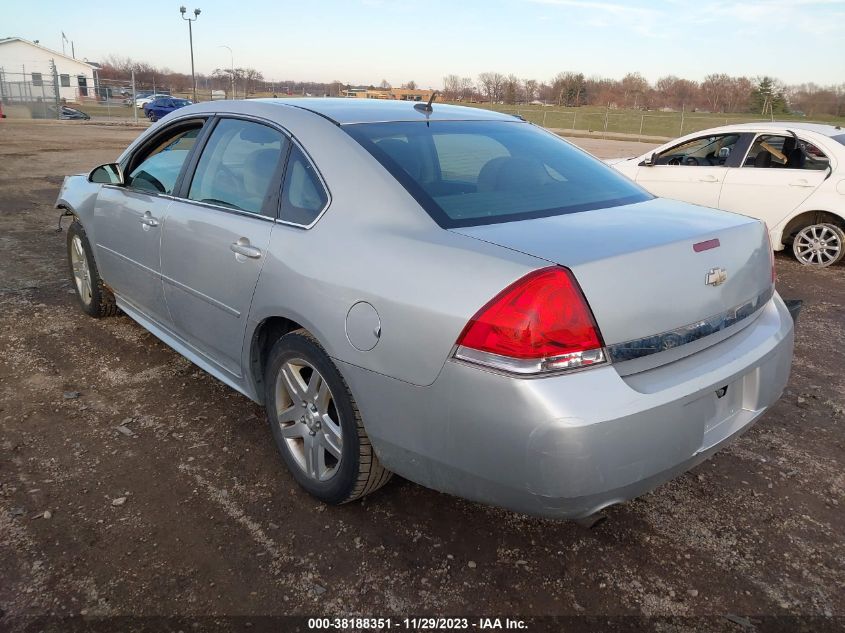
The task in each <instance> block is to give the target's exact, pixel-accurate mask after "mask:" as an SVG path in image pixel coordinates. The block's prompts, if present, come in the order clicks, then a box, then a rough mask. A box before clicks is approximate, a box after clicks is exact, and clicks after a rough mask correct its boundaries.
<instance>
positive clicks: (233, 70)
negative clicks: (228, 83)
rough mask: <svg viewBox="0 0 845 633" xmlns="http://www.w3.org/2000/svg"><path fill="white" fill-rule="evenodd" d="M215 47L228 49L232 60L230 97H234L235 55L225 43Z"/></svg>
mask: <svg viewBox="0 0 845 633" xmlns="http://www.w3.org/2000/svg"><path fill="white" fill-rule="evenodd" d="M217 48H228V49H229V58H230V61H231V62H232V99H234V98H235V96H236V95H235V55H234V54H233V53H232V49H231V48H229V47H228V46H226V45H225V44H221V45H220V46H218V47H217Z"/></svg>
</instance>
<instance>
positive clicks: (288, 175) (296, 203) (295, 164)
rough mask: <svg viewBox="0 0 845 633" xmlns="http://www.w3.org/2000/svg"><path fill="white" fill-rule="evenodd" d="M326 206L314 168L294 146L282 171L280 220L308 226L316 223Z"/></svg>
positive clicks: (324, 195)
mask: <svg viewBox="0 0 845 633" xmlns="http://www.w3.org/2000/svg"><path fill="white" fill-rule="evenodd" d="M328 202H329V196H328V194H327V193H326V190H325V188H324V187H323V183H322V182H321V181H320V178H319V177H318V176H317V174H316V172H315V170H314V166H313V165H312V164H311V162H310V161H309V160H308V159H307V158H306V157H305V154H303V153H302V150H300V149H299V148H298V147H297V146H296V145H294V146H293V148H292V149H291V152H290V158H289V159H288V165H287V170H286V171H285V184H284V187H283V188H282V208H281V212H280V213H279V219H280V220H283V221H285V222H291V223H292V224H301V225H302V226H308V225H309V224H311V223H312V222H314V220H316V219H317V217H318V216H319V215H320V213H322V211H323V209H325V208H326V205H327V204H328Z"/></svg>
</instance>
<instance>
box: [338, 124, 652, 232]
mask: <svg viewBox="0 0 845 633" xmlns="http://www.w3.org/2000/svg"><path fill="white" fill-rule="evenodd" d="M343 129H344V130H345V131H346V132H347V133H348V134H349V135H350V136H352V137H353V138H354V139H355V140H356V141H358V142H359V143H360V144H361V145H362V146H363V147H364V148H365V149H367V151H369V152H370V153H371V154H372V155H373V156H374V157H375V158H376V159H377V160H378V161H379V162H380V163H381V164H382V165H383V166H384V167H385V168H386V169H387V170H388V171H389V172H390V173H391V174H392V175H393V176H394V177H395V178H396V179H397V180H398V181H399V182H400V183H401V184H402V185H403V186H404V187H405V188H406V189H407V190H408V192H409V193H410V194H411V195H413V196H414V198H415V199H416V200H417V201H418V202H419V203H420V205H421V206H422V207H423V208H424V209H425V210H426V211H428V213H429V215H431V217H432V218H433V219H434V220H435V221H436V222H437V223H438V224H439V225H440V226H442V227H444V228H452V227H458V226H474V225H480V224H491V223H495V222H510V221H514V220H524V219H529V218H537V217H545V216H550V215H561V214H564V213H576V212H582V211H588V210H590V209H599V208H606V207H613V206H620V205H625V204H633V203H635V202H642V201H644V200H649V199H651V197H652V196H651V195H649V194H648V193H646V192H645V191H644V190H643V189H641V188H640V187H639V186H637V185H636V184H634V183H632V182H631V181H630V180H628V179H627V178H625V177H624V176H622V175H621V174H619V173H618V172H616V171H614V170H613V169H611V168H610V167H607V166H606V165H604V164H603V163H602V162H600V161H598V160H597V159H595V158H593V157H591V156H589V155H588V154H586V153H584V152H582V151H581V150H579V149H577V148H575V147H573V146H572V145H570V144H569V143H567V142H566V141H564V140H562V139H561V138H559V137H557V136H555V135H554V134H551V133H549V132H546V131H544V130H541V129H539V128H537V127H535V126H533V125H530V124H528V123H524V122H521V121H516V120H515V121H513V122H511V121H428V122H426V121H412V122H392V123H365V124H353V125H346V126H344V128H343Z"/></svg>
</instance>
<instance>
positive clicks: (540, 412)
mask: <svg viewBox="0 0 845 633" xmlns="http://www.w3.org/2000/svg"><path fill="white" fill-rule="evenodd" d="M792 346H793V322H792V318H791V317H790V314H789V312H788V310H787V308H786V306H785V305H784V303H783V301H782V300H781V299H780V297H779V296H778V295H775V297H774V298H773V299H772V300H771V301H769V303H768V304H767V305H766V306H765V307H764V308H763V309H762V310H761V312H760V314H759V316H757V317H756V318H755V319H754V322H753V323H751V324H750V325H749V326H748V327H746V328H744V329H743V330H741V331H740V332H738V333H736V334H734V335H733V336H731V337H729V338H727V339H725V340H723V341H721V342H720V343H718V344H716V345H713V346H711V347H709V348H707V349H705V350H703V351H701V352H698V353H696V354H693V355H691V356H688V357H686V358H684V359H681V360H678V361H675V362H673V363H670V364H667V365H663V366H661V367H658V368H655V369H651V370H648V371H643V372H640V373H637V374H633V375H631V376H625V377H622V376H621V375H620V374H619V372H618V371H617V369H616V368H615V367H613V366H610V365H608V366H603V367H595V368H591V369H588V370H584V371H580V372H574V373H570V374H562V375H557V376H552V377H546V378H539V379H525V378H514V377H511V376H507V375H503V374H500V373H495V372H492V371H487V370H484V369H481V368H479V367H476V366H472V365H468V364H465V363H461V362H458V361H449V362H447V363H446V364H445V366H444V368H443V371H442V372H441V373H440V375H439V376H438V378H437V380H436V381H435V382H434V383H433V384H432V385H430V386H428V387H418V386H413V385H410V384H408V383H405V382H402V381H398V380H394V379H391V378H388V377H386V376H383V375H381V374H376V373H373V372H369V371H366V370H363V369H360V368H357V367H355V366H352V365H348V364H345V363H339V365H340V367H341V371H342V373H343V374H344V376H345V377H346V379H347V381H348V382H349V385H350V387H351V389H352V392H353V393H354V394H355V397H356V399H357V401H358V405H359V407H360V409H361V412H362V414H363V418H364V422H365V425H366V428H367V433H368V435H369V436H370V439H371V440H372V443H373V446H374V448H375V450H376V453H377V454H378V456H379V458H380V459H381V461H382V462H383V464H384V465H385V466H386V467H387V468H389V469H391V470H393V471H394V472H396V473H397V474H399V475H401V476H403V477H406V478H407V479H410V480H412V481H415V482H418V483H420V484H422V485H424V486H428V487H430V488H434V489H436V490H441V491H443V492H449V493H452V494H455V495H459V496H461V497H465V498H468V499H472V500H475V501H481V502H484V503H489V504H493V505H498V506H502V507H506V508H509V509H512V510H516V511H520V512H526V513H530V514H536V515H541V516H548V517H557V518H578V517H583V516H587V515H589V514H592V513H594V512H596V511H598V510H600V509H602V508H604V507H606V506H608V505H611V504H614V503H618V502H621V501H624V500H627V499H631V498H633V497H636V496H638V495H641V494H643V493H645V492H647V491H649V490H651V489H653V488H654V487H655V486H657V485H659V484H660V483H662V482H664V481H667V480H669V479H671V478H673V477H675V476H677V475H679V474H680V473H682V472H684V471H686V470H688V469H689V468H691V467H693V466H694V465H695V464H697V463H699V462H701V461H702V460H704V459H706V458H707V457H709V456H710V455H712V454H713V453H714V452H715V451H717V450H718V449H719V448H721V447H722V446H723V445H724V444H726V443H727V442H729V441H730V440H731V439H733V438H735V437H737V436H738V435H740V434H741V433H742V432H744V431H745V430H747V429H748V428H749V427H750V426H751V425H752V424H753V423H754V422H755V421H756V420H757V419H758V418H759V417H760V415H761V414H762V413H764V412H765V411H766V409H767V408H768V407H770V406H771V405H772V404H774V403H775V402H776V401H777V399H778V398H779V397H780V395H781V393H782V391H783V389H784V387H785V386H786V383H787V380H788V378H789V371H790V365H791V360H792ZM725 387H727V391H726V392H725V393H724V395H723V396H722V397H719V396H718V395H717V391H718V390H721V389H724V388H725Z"/></svg>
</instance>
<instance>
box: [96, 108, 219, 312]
mask: <svg viewBox="0 0 845 633" xmlns="http://www.w3.org/2000/svg"><path fill="white" fill-rule="evenodd" d="M202 126H203V121H202V120H195V121H189V122H180V123H178V124H174V125H171V126H168V127H167V128H165V129H163V130H162V131H161V133H159V134H156V135H155V136H154V137H153V138H151V139H150V140H149V142H147V143H145V144H144V145H142V146H141V147H140V148H139V149H138V151H136V152H134V153H133V154H132V156H131V157H130V158H129V160H128V162H127V163H126V164H125V165H123V168H124V173H125V177H124V179H125V184H124V186H117V185H103V187H102V189H101V190H100V193H99V194H98V195H97V201H96V203H95V206H94V217H95V220H94V221H95V224H96V231H95V235H96V248H97V255H98V264H99V267H100V274H101V275H102V277H103V279H104V280H105V281H106V283H108V284H109V286H111V288H112V289H113V290H114V291H115V293H117V295H118V296H120V298H121V299H123V300H124V301H126V302H128V303H130V304H131V305H132V306H133V307H134V308H135V309H137V310H138V311H140V312H142V313H143V314H145V315H146V316H147V317H150V318H151V319H153V320H154V321H157V322H159V323H160V324H164V325H167V324H168V322H169V318H168V313H167V308H166V305H165V302H164V295H163V294H162V288H161V269H160V247H161V230H162V226H163V225H164V221H165V217H166V216H167V210H168V208H169V207H170V204H171V203H172V202H173V199H174V198H173V194H174V191H175V190H176V188H177V186H178V184H179V182H180V179H181V174H182V171H183V169H184V167H185V165H186V164H187V162H188V157H189V155H190V153H191V151H192V150H193V148H194V144H195V142H196V139H197V137H198V135H199V133H200V131H201V129H202Z"/></svg>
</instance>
